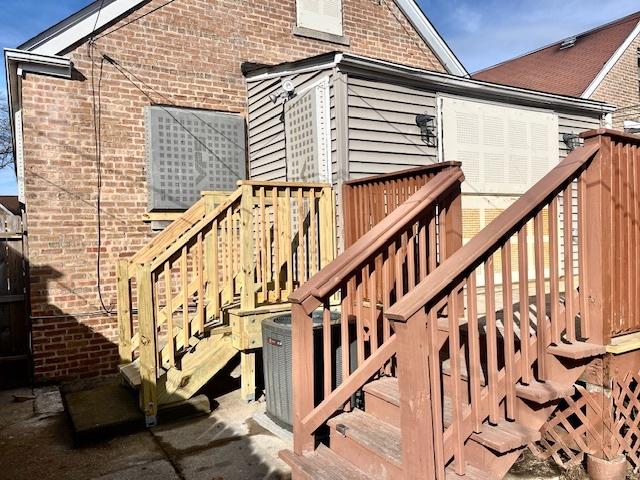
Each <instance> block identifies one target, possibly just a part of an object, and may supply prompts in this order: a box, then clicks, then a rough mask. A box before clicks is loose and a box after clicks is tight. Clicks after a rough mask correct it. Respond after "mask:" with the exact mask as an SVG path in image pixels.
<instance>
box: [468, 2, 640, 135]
mask: <svg viewBox="0 0 640 480" xmlns="http://www.w3.org/2000/svg"><path fill="white" fill-rule="evenodd" d="M473 78H476V79H478V80H484V81H487V82H494V83H501V84H504V85H513V86H517V87H521V88H530V89H533V90H540V91H544V92H552V93H557V94H561V95H571V96H574V97H581V98H590V99H594V100H601V101H604V102H607V103H610V104H612V105H615V106H616V107H617V108H618V110H617V111H616V113H615V114H614V115H613V118H612V119H611V124H612V125H613V127H614V128H623V127H624V128H627V129H628V130H637V129H638V127H640V12H636V13H634V14H631V15H628V16H626V17H624V18H621V19H619V20H616V21H613V22H611V23H607V24H606V25H602V26H599V27H596V28H594V29H592V30H589V31H586V32H583V33H580V34H577V35H574V36H571V37H568V38H565V39H564V40H562V41H559V42H556V43H553V44H551V45H548V46H546V47H543V48H540V49H538V50H535V51H533V52H530V53H527V54H525V55H522V56H520V57H517V58H513V59H511V60H507V61H505V62H502V63H500V64H498V65H495V66H493V67H489V68H487V69H484V70H481V71H479V72H476V73H475V74H474V75H473Z"/></svg>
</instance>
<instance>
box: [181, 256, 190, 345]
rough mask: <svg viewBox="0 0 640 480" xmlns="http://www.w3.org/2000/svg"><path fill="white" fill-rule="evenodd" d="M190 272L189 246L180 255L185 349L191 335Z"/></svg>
mask: <svg viewBox="0 0 640 480" xmlns="http://www.w3.org/2000/svg"><path fill="white" fill-rule="evenodd" d="M188 275H189V272H188V265H187V246H186V245H185V246H184V247H182V255H180V280H181V281H182V337H183V339H184V341H183V344H182V346H183V348H186V346H187V345H188V344H189V338H190V337H191V333H190V332H189V276H188Z"/></svg>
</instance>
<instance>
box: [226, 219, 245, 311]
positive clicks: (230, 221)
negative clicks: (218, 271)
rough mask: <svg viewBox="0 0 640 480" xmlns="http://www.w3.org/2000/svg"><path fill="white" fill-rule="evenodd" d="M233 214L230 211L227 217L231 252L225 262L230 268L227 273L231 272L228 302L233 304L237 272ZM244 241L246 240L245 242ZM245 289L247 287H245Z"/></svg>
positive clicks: (228, 249) (229, 249)
mask: <svg viewBox="0 0 640 480" xmlns="http://www.w3.org/2000/svg"><path fill="white" fill-rule="evenodd" d="M232 217H233V212H232V211H228V212H227V215H226V219H227V251H228V252H229V256H228V257H227V258H226V259H225V262H227V263H228V264H229V266H228V267H227V271H228V272H229V276H228V277H227V282H228V283H227V291H228V292H229V293H228V302H229V303H231V302H233V297H234V296H235V293H236V291H235V288H234V285H235V279H234V277H235V271H234V268H233V266H234V258H233V256H234V254H233V250H234V248H233V236H234V235H233V230H234V228H233V219H232ZM243 241H244V240H243ZM243 287H246V285H243Z"/></svg>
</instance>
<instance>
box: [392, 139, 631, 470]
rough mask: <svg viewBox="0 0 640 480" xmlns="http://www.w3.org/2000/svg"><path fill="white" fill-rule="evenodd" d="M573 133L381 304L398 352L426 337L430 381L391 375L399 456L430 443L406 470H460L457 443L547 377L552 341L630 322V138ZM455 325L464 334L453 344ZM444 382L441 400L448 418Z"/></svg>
mask: <svg viewBox="0 0 640 480" xmlns="http://www.w3.org/2000/svg"><path fill="white" fill-rule="evenodd" d="M584 137H585V138H586V144H585V146H584V147H581V148H579V149H577V150H576V151H574V152H572V153H571V154H570V155H569V156H568V157H567V158H566V159H564V160H563V161H561V162H560V164H559V165H558V166H557V167H555V168H554V169H553V170H552V171H551V172H549V173H548V174H547V175H546V176H545V177H544V178H543V179H542V180H540V181H539V182H538V183H537V184H536V185H535V186H534V187H533V188H531V189H530V190H529V191H528V192H527V193H525V194H524V195H523V196H522V197H521V198H520V199H519V200H517V201H516V202H515V203H514V204H513V205H512V206H511V207H509V208H508V209H507V210H505V211H504V212H503V213H502V214H501V215H500V216H499V217H498V218H496V219H495V220H494V221H493V222H492V223H491V224H490V225H489V226H488V227H487V228H485V229H484V230H483V231H481V232H480V233H479V234H478V235H477V236H476V237H474V238H473V239H471V241H470V242H469V243H468V244H466V245H465V246H463V247H462V248H461V249H459V250H458V251H457V252H456V253H454V254H453V255H452V256H450V257H449V258H448V259H447V260H445V261H444V262H443V263H442V264H441V265H440V266H439V267H438V268H436V269H435V270H434V271H432V272H431V273H430V274H429V275H428V276H427V277H426V278H425V279H423V280H422V281H421V282H420V283H419V284H418V285H417V286H416V287H415V288H414V289H412V290H411V291H410V292H409V293H408V294H407V295H405V296H404V297H403V298H402V299H400V300H399V301H398V302H397V303H396V304H395V305H394V306H392V307H391V308H390V309H388V310H387V313H386V317H387V319H388V320H389V321H391V322H395V323H396V336H397V337H398V339H397V342H398V343H399V344H400V345H402V346H403V349H405V350H407V351H417V349H418V348H419V347H418V346H419V345H423V344H425V343H427V342H429V344H430V346H431V349H430V351H429V353H428V356H429V358H435V359H436V361H434V362H431V361H430V362H429V363H430V366H431V372H430V378H431V381H430V383H429V384H424V383H421V382H416V381H415V379H413V378H411V377H407V378H408V381H406V379H405V377H403V376H402V375H399V376H398V380H399V387H400V402H401V403H400V409H401V429H402V449H403V458H404V459H410V458H412V457H414V456H420V455H425V454H426V453H425V451H424V449H423V448H422V446H423V445H425V444H433V445H434V448H433V452H434V453H433V456H432V457H430V458H429V461H427V462H422V463H416V462H408V463H407V464H406V465H405V467H406V468H405V471H404V474H405V475H406V477H407V478H434V477H435V478H437V479H439V480H443V479H444V478H445V467H447V466H450V467H452V468H454V469H455V471H456V473H458V474H464V473H465V470H466V462H465V456H464V455H465V449H464V448H463V447H464V442H465V440H466V439H467V438H468V437H469V436H470V435H471V434H473V433H474V432H481V431H482V428H483V424H484V423H485V422H486V421H487V420H488V422H489V423H490V424H496V423H498V422H500V421H501V420H503V419H509V420H511V419H514V415H515V406H514V401H515V387H516V385H517V384H519V383H522V384H528V383H530V382H533V381H535V380H542V381H544V380H547V379H549V375H550V370H551V369H552V368H553V367H552V364H551V363H550V361H549V359H550V353H549V351H548V348H549V347H550V346H551V345H556V346H557V347H555V348H563V347H562V344H563V343H567V342H571V341H573V340H575V339H579V340H582V341H589V342H591V343H596V344H599V345H602V344H603V343H606V342H607V341H608V339H609V337H610V335H611V333H612V332H615V331H629V330H631V329H636V328H638V325H636V323H635V322H637V320H636V318H637V316H638V312H639V311H640V303H639V302H640V300H638V299H639V298H640V295H638V291H637V289H638V288H640V285H639V284H638V282H636V281H635V277H636V276H637V272H638V266H639V265H638V262H639V260H638V256H637V255H635V252H636V250H637V246H636V245H637V243H638V240H640V239H639V238H638V236H637V235H638V234H639V233H640V230H638V229H639V227H638V224H639V221H638V220H639V219H638V212H640V209H638V206H639V205H638V198H639V197H640V195H637V194H636V189H635V187H636V185H638V183H637V176H636V170H637V169H636V166H635V161H637V158H638V156H637V153H636V151H637V146H638V145H640V138H638V137H632V136H627V135H623V134H619V133H617V132H611V131H606V130H599V131H594V132H589V133H588V134H585V135H584ZM574 192H575V194H576V195H574ZM575 219H577V231H575V232H573V225H574V220H575ZM561 231H563V232H564V236H563V238H561V236H560V232H561ZM574 233H575V234H577V247H578V251H577V258H576V255H575V251H574V249H573V246H574V245H573V241H574V239H573V234H574ZM561 244H562V245H561ZM512 252H517V258H515V257H514V256H513V255H512ZM530 253H532V254H533V255H532V256H531V255H530ZM530 258H531V259H532V260H533V263H532V264H530V263H529V259H530ZM498 261H499V262H500V264H501V268H500V269H498V268H497V267H496V262H498ZM516 271H517V273H516V274H514V272H516ZM497 280H499V282H498V281H497ZM480 281H481V282H482V284H483V285H482V290H483V291H482V292H480V291H479V286H478V284H479V282H480ZM514 281H515V282H517V283H514ZM460 295H461V296H462V297H463V300H464V305H465V306H466V308H464V309H461V308H460V307H459V296H460ZM443 317H447V321H446V322H444V323H443V321H442V320H443ZM438 319H440V320H438ZM434 322H435V323H436V324H437V325H439V326H440V329H444V330H445V331H446V334H447V337H448V348H447V347H446V345H447V343H445V344H443V343H442V342H437V341H434V340H433V338H432V337H433V334H432V333H430V332H432V331H433V330H434V329H435V328H436V327H435V326H434ZM402 324H406V326H405V327H401V326H400V325H402ZM425 327H426V328H425ZM464 329H466V330H467V335H466V339H467V341H466V345H462V346H461V345H460V337H461V336H462V335H463V334H464ZM616 329H617V330H616ZM430 336H431V340H429V339H430ZM500 339H502V341H500ZM597 350H598V351H600V349H597ZM481 351H482V352H486V371H485V372H482V370H481V368H480V366H481V363H480V354H479V352H481ZM447 357H448V358H447ZM443 358H444V363H440V361H439V359H443ZM467 359H468V360H467ZM465 360H467V366H468V368H467V369H466V371H465V369H464V368H463V363H464V362H465ZM397 361H398V371H399V372H405V371H406V370H407V368H406V367H405V366H403V365H402V364H401V362H403V361H409V362H410V361H412V359H411V358H409V357H408V356H407V355H400V352H398V358H397ZM413 361H414V362H415V359H413ZM413 368H414V369H416V368H417V367H415V364H414V366H413ZM418 370H419V369H418ZM442 374H444V376H445V377H448V378H449V380H448V382H444V381H441V375H442ZM461 382H463V383H464V384H465V388H464V389H461V388H460V383H461ZM467 382H468V385H467ZM467 386H468V389H467ZM420 388H422V390H421V391H416V389H420ZM443 390H444V394H445V395H444V397H445V398H448V399H450V401H451V412H450V413H451V422H450V425H449V426H448V427H444V426H443V424H444V421H443V420H444V405H443V401H442V398H443V397H442V396H441V395H440V392H441V391H443ZM467 392H468V394H467ZM419 398H429V399H430V404H431V412H430V413H431V416H430V419H431V422H430V423H428V424H427V423H425V422H417V421H416V418H418V416H419V415H420V414H421V413H424V412H419V411H418V409H419V408H420V405H419V402H417V401H415V400H416V399H419ZM450 462H451V463H450Z"/></svg>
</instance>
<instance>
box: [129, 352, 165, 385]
mask: <svg viewBox="0 0 640 480" xmlns="http://www.w3.org/2000/svg"><path fill="white" fill-rule="evenodd" d="M118 369H119V370H120V376H121V377H122V379H123V380H124V381H125V383H126V384H127V385H128V386H129V387H131V388H133V389H138V388H140V384H141V383H142V379H141V377H140V359H139V358H136V359H135V360H134V361H133V362H130V363H127V364H124V365H120V366H119V367H118ZM165 373H167V371H166V370H165V369H164V368H162V367H159V368H158V378H160V377H162V376H163V375H164V374H165Z"/></svg>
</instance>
